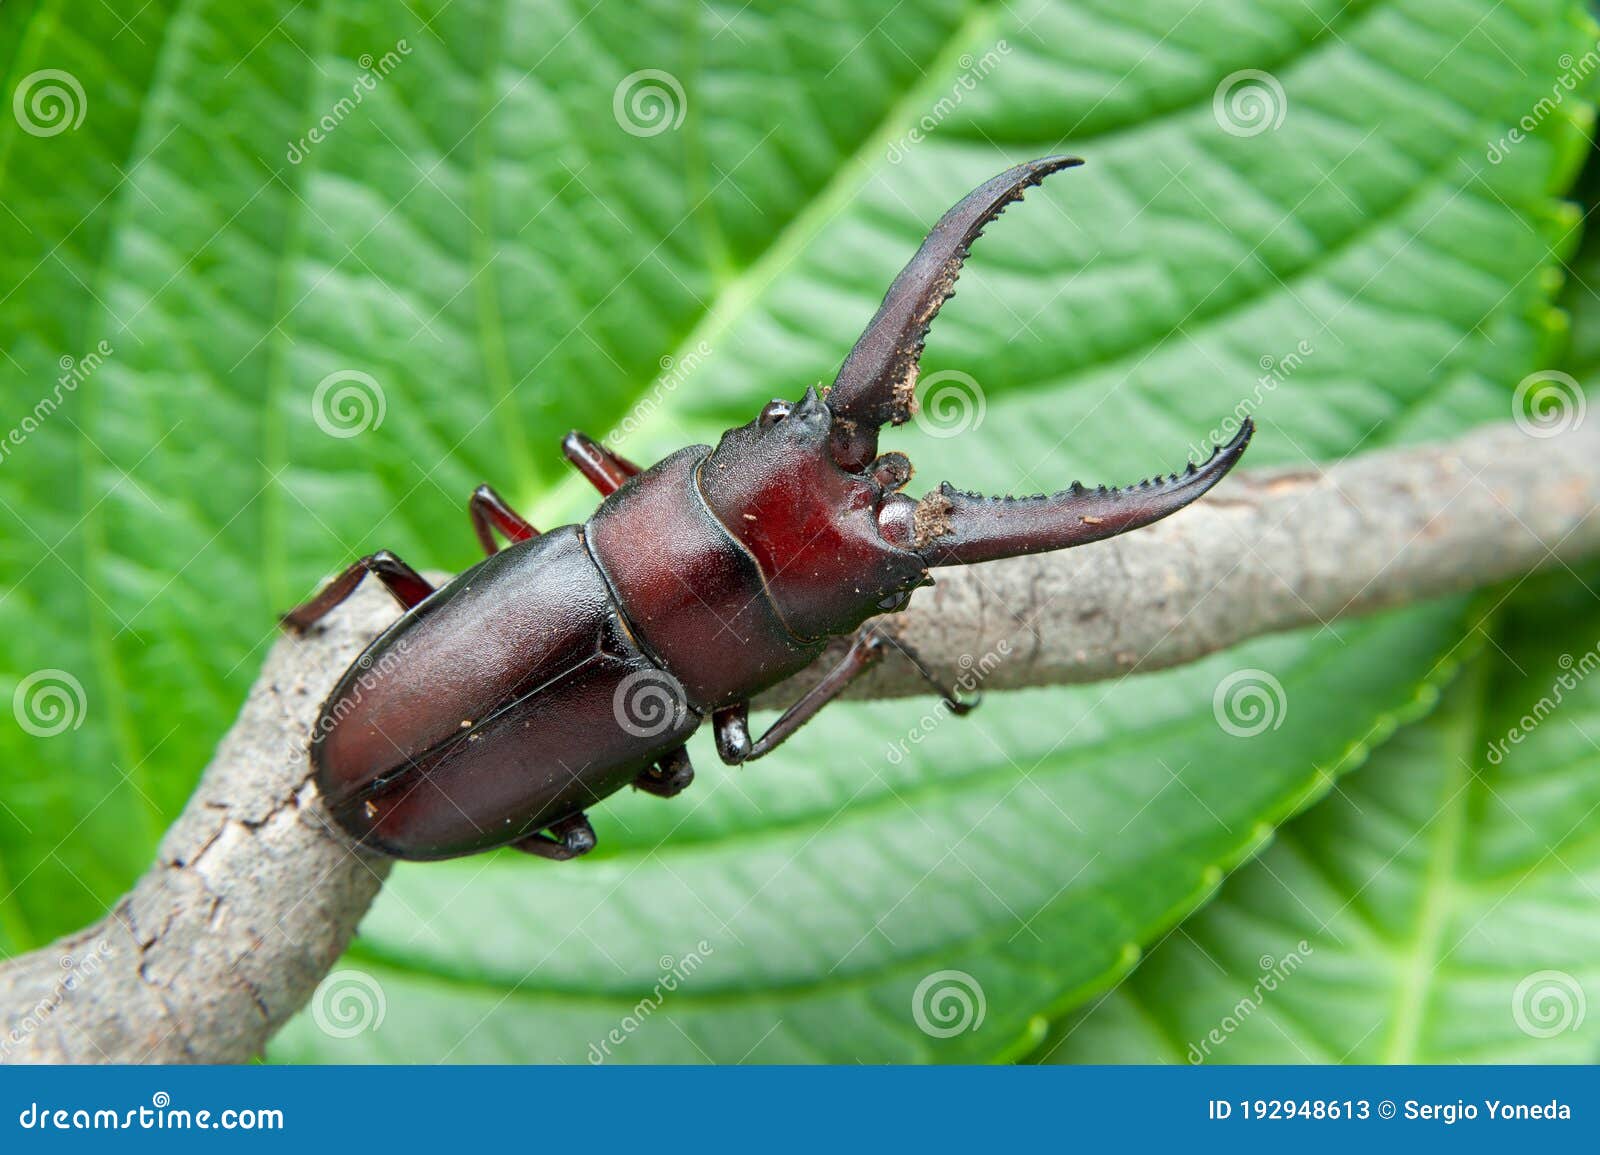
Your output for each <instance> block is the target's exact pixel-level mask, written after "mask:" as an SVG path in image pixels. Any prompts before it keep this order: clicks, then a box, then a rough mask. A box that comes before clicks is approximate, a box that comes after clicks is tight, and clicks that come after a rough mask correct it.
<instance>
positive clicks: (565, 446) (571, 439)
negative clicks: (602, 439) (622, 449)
mask: <svg viewBox="0 0 1600 1155" xmlns="http://www.w3.org/2000/svg"><path fill="white" fill-rule="evenodd" d="M561 452H562V453H565V454H566V455H567V460H568V461H570V462H572V464H573V465H575V466H577V467H578V472H579V473H581V474H583V475H584V476H585V477H586V478H588V479H589V484H591V485H593V486H594V487H595V488H596V489H598V490H599V491H600V496H601V497H610V496H611V495H612V494H613V493H615V492H616V491H617V490H619V489H621V488H622V483H623V482H625V481H627V480H628V478H630V477H632V476H634V475H635V474H636V473H638V472H639V467H638V466H637V465H635V464H634V463H633V462H631V461H629V460H628V459H627V458H626V457H619V456H617V454H615V453H612V452H611V450H609V449H607V448H606V447H605V446H604V445H601V444H600V443H599V442H598V441H595V440H594V439H593V438H591V437H586V436H584V435H583V434H582V433H579V432H578V431H577V430H576V429H574V430H573V431H572V432H571V433H569V434H567V435H566V436H565V437H563V438H562V439H561Z"/></svg>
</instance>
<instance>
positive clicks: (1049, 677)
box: [0, 425, 1600, 1062]
mask: <svg viewBox="0 0 1600 1155" xmlns="http://www.w3.org/2000/svg"><path fill="white" fill-rule="evenodd" d="M1597 507H1600V430H1580V431H1576V432H1569V433H1566V434H1563V435H1561V436H1559V437H1553V438H1548V439H1537V438H1533V437H1531V436H1529V435H1527V434H1525V433H1523V432H1521V431H1520V430H1518V429H1517V428H1515V427H1514V426H1509V425H1507V426H1503V427H1500V426H1497V427H1492V428H1488V429H1484V430H1480V431H1479V432H1476V433H1473V434H1471V435H1469V436H1467V437H1464V438H1462V439H1460V440H1458V441H1455V442H1450V443H1448V444H1445V445H1441V446H1433V447H1423V448H1416V449H1409V450H1401V451H1391V452H1383V453H1374V454H1370V455H1368V456H1365V457H1361V458H1358V459H1354V460H1351V461H1348V462H1345V463H1342V464H1340V465H1337V466H1334V467H1332V468H1330V469H1328V470H1326V471H1315V470H1291V471H1270V472H1256V473H1250V474H1246V475H1242V476H1236V477H1234V478H1231V479H1229V481H1227V482H1225V483H1224V484H1223V485H1222V486H1221V487H1220V488H1219V489H1218V490H1217V491H1215V492H1214V493H1213V494H1212V495H1210V496H1209V497H1207V498H1205V499H1204V500H1202V501H1201V502H1200V503H1199V504H1197V505H1195V506H1193V507H1192V508H1190V509H1187V510H1185V511H1183V512H1182V513H1180V514H1178V515H1177V516H1176V517H1173V518H1172V519H1170V520H1168V521H1165V522H1162V523H1160V524H1158V525H1156V526H1153V527H1151V528H1149V529H1144V530H1140V531H1139V532H1137V533H1134V534H1130V535H1128V536H1126V537H1122V538H1116V539H1113V540H1111V541H1106V542H1100V543H1097V544H1095V545H1090V546H1085V547H1083V548H1081V549H1077V550H1071V551H1068V552H1065V553H1058V554H1047V555H1041V556H1038V557H1032V558H1018V559H1013V560H1011V561H1004V562H994V563H991V564H988V565H984V566H976V567H972V568H970V569H965V570H950V571H942V572H941V573H940V575H939V584H938V585H937V586H936V587H934V588H933V589H931V590H924V591H922V592H921V593H920V594H919V595H918V596H917V598H916V599H914V601H913V603H912V606H911V608H910V609H909V610H908V611H907V612H906V613H905V614H904V615H901V616H900V617H899V618H897V619H892V622H893V626H894V629H895V632H896V633H897V634H898V636H900V637H901V638H902V639H903V640H904V641H905V642H907V643H908V644H910V645H912V646H914V647H915V649H916V650H917V651H918V652H919V653H920V654H921V655H922V657H923V659H924V660H925V661H926V662H927V664H928V665H930V666H931V667H933V668H934V669H936V670H940V671H949V672H951V673H952V674H955V673H960V672H962V671H971V670H978V671H981V672H982V673H983V684H984V686H985V688H991V689H993V688H1007V687H1018V686H1037V685H1051V684H1059V683H1068V682H1090V681H1096V680H1101V679H1106V678H1114V677H1121V676H1123V675H1125V674H1128V673H1130V672H1142V671H1148V670H1156V669H1161V668H1164V667H1167V666H1173V665H1177V664H1180V663H1183V662H1188V661H1193V660H1194V659H1196V658H1199V657H1202V656H1204V655H1205V654H1209V653H1212V652H1214V651H1216V650H1219V649H1222V648H1224V647H1227V646H1230V645H1233V644H1235V643H1237V642H1240V641H1243V640H1245V639H1247V638H1251V637H1255V636H1257V635H1260V634H1264V633H1271V632H1275V631H1280V630H1285V629H1292V628H1294V627H1296V626H1303V625H1308V624H1311V623H1314V622H1319V621H1330V620H1333V619H1336V618H1340V617H1345V616H1350V615H1354V614H1361V613H1367V612H1370V611H1373V610H1376V609H1380V608H1384V607H1387V606H1392V605H1397V604H1401V603H1405V602H1411V601H1416V600H1420V599H1426V598H1431V597H1436V596H1439V595H1442V594H1446V593H1450V592H1454V591H1458V590H1465V589H1470V588H1473V587H1475V586H1481V585H1486V584H1490V583H1493V582H1496V581H1500V580H1503V579H1505V578H1509V577H1513V576H1516V575H1520V574H1523V573H1527V572H1529V571H1532V570H1535V569H1539V568H1544V567H1546V566H1548V565H1553V564H1557V563H1558V562H1566V563H1572V562H1575V561H1577V560H1579V559H1582V558H1588V557H1592V556H1595V555H1596V554H1600V516H1596V509H1597ZM395 613H396V611H395V608H394V606H393V603H392V602H390V601H389V600H388V598H387V597H386V595H385V594H384V593H383V592H382V591H381V590H380V589H377V588H374V587H372V586H371V585H369V586H368V587H366V588H364V589H363V590H362V591H360V592H359V593H358V594H357V596H355V597H353V598H351V599H350V601H349V602H348V603H346V605H345V607H343V608H342V609H341V610H340V611H339V612H337V613H336V614H334V615H333V616H332V618H330V619H329V624H328V628H327V629H326V630H323V631H319V632H317V633H315V634H313V636H311V637H309V638H306V639H304V640H300V639H284V640H282V641H280V642H279V643H278V644H277V645H276V646H275V647H274V649H273V651H272V653H271V654H270V655H269V657H268V659H267V663H266V666H265V668H264V669H263V671H262V674H261V677H260V678H259V679H258V680H257V682H256V684H255V686H254V687H253V688H252V689H251V691H250V696H249V698H248V700H247V701H246V703H245V707H244V710H243V712H242V713H241V715H240V717H239V720H238V721H237V722H236V723H235V724H234V727H233V729H232V730H230V731H229V732H228V734H227V736H226V737H225V738H224V739H223V741H222V744H221V745H220V746H219V748H218V750H217V753H216V756H215V758H214V759H213V760H212V763H211V765H210V767H209V768H208V769H207V770H206V773H205V776H204V777H203V779H202V780H201V783H200V786H199V788H198V789H197V790H196V791H195V794H194V796H193V797H192V798H191V799H190V801H189V803H188V805H187V806H186V807H185V809H184V811H183V813H182V814H181V815H180V816H179V818H178V820H177V821H176V822H175V823H174V824H173V826H172V829H171V830H169V831H168V833H167V836H166V838H165V839H164V840H163V841H162V844H161V848H160V852H159V853H158V855H157V858H156V862H155V863H154V865H153V866H151V868H150V869H149V870H148V871H147V872H146V873H145V874H144V876H143V877H141V878H140V879H139V881H138V882H137V883H136V884H135V886H134V888H133V890H132V891H131V892H130V893H129V894H128V895H127V896H126V897H124V898H123V899H122V900H121V901H120V902H119V903H118V904H117V905H116V907H115V908H114V909H113V910H112V911H111V912H110V913H109V914H108V915H107V916H106V918H105V919H103V920H101V921H100V922H99V923H96V924H95V925H94V926H91V927H89V928H87V929H85V930H83V931H80V932H78V933H77V934H73V935H69V936H67V937H66V938H63V939H60V940H58V941H57V942H55V943H53V944H51V945H50V946H49V947H46V948H43V949H41V950H37V951H34V952H32V953H30V954H25V955H21V956H19V957H17V958H14V959H11V960H10V961H8V962H6V963H4V964H3V965H0V1061H12V1062H18V1061H24V1062H26V1061H31V1062H170V1061H201V1062H239V1061H244V1060H247V1059H249V1058H251V1057H253V1056H255V1055H257V1054H259V1053H260V1051H261V1050H262V1048H263V1047H264V1046H265V1043H266V1041H267V1039H268V1038H270V1037H271V1035H272V1033H273V1031H275V1030H276V1029H277V1028H278V1027H279V1026H280V1025H281V1024H282V1023H283V1022H284V1021H285V1020H286V1019H287V1018H288V1017H289V1016H290V1015H292V1014H293V1013H294V1012H295V1011H296V1010H297V1009H299V1007H301V1006H302V1005H303V1004H304V1003H305V1002H306V1001H307V999H308V998H309V997H310V996H311V993H312V991H313V990H314V989H315V988H316V986H317V983H318V982H319V981H320V980H321V978H322V976H323V975H324V974H325V973H326V972H327V970H328V968H329V967H331V966H332V965H333V963H334V961H335V960H336V959H337V958H338V957H339V955H340V954H341V953H342V952H343V950H344V948H345V946H346V945H347V943H348V942H349V940H350V937H351V935H352V934H353V933H354V931H355V927H356V924H357V923H358V922H359V921H360V919H361V917H362V915H363V914H364V913H365V911H366V909H367V907H368V905H369V904H370V903H371V901H372V899H373V897H374V896H375V895H376V894H377V892H378V889H379V887H380V886H381V885H382V883H383V879H384V877H385V875H386V873H387V870H388V863H387V861H386V860H384V859H382V858H379V857H377V856H373V855H370V854H367V853H365V852H363V851H359V850H355V849H352V848H351V847H350V846H349V845H347V844H346V842H345V841H344V840H343V839H342V838H341V837H340V836H339V835H338V834H337V833H336V832H335V831H333V830H331V829H330V827H329V824H328V822H327V820H326V818H325V817H324V816H323V814H322V812H321V809H320V804H319V802H318V799H317V797H316V791H315V788H314V787H313V786H312V785H311V783H310V780H309V768H308V765H307V761H306V738H307V735H308V734H309V732H310V730H311V727H312V725H313V723H314V721H315V718H316V713H317V709H318V706H319V705H320V703H321V701H322V699H323V696H324V695H325V694H326V693H327V691H328V689H329V688H330V687H331V686H332V685H333V683H334V681H335V679H336V678H337V677H338V676H339V674H340V673H341V672H342V671H343V670H344V669H345V667H346V666H348V665H349V663H350V662H351V661H353V660H354V658H355V656H356V655H357V653H358V652H359V651H360V650H361V648H362V647H363V646H365V644H366V643H367V641H368V640H370V639H371V638H372V637H373V636H374V635H375V634H376V633H377V632H378V631H379V630H380V629H382V628H383V627H384V625H386V624H387V623H388V622H389V621H391V620H392V619H393V618H394V616H395ZM827 660H828V659H827V658H826V657H825V658H824V659H823V662H824V663H825V662H826V661H827ZM821 664H823V663H819V665H821ZM969 676H970V674H969ZM809 677H814V671H808V672H807V674H806V675H802V677H801V679H799V680H798V681H799V682H800V683H802V684H803V683H804V682H805V681H806V680H807V678H809ZM796 689H797V687H796V686H794V685H789V686H785V687H781V688H780V692H778V693H775V694H769V695H767V696H766V697H764V698H763V699H762V703H761V704H763V705H775V704H781V703H786V702H787V701H790V700H792V699H793V697H794V695H795V693H796ZM926 689H927V687H926V684H925V683H924V682H923V681H922V680H921V679H920V678H919V677H918V676H917V675H916V673H915V671H914V670H913V669H912V668H911V666H910V665H909V663H907V662H905V661H903V660H902V661H889V662H885V663H884V664H883V665H882V666H881V667H880V668H879V669H877V670H876V671H874V672H873V674H872V675H871V676H870V677H869V678H867V679H865V680H863V682H862V683H861V684H860V686H859V687H857V689H856V690H855V693H856V694H857V695H859V696H863V697H896V696H903V695H908V694H917V693H923V692H926ZM536 869H550V870H559V869H576V868H573V867H565V868H563V867H553V868H547V867H537V866H530V870H536Z"/></svg>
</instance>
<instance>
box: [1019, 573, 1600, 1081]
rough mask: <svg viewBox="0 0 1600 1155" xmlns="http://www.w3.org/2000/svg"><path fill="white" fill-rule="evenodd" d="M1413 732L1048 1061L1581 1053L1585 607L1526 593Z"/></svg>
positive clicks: (1595, 714)
mask: <svg viewBox="0 0 1600 1155" xmlns="http://www.w3.org/2000/svg"><path fill="white" fill-rule="evenodd" d="M1494 634H1495V645H1494V647H1492V648H1486V649H1485V651H1484V653H1483V655H1482V656H1481V657H1480V658H1479V659H1478V660H1477V661H1475V662H1474V663H1473V664H1472V665H1471V667H1469V670H1468V672H1467V674H1466V676H1464V677H1463V678H1462V679H1461V680H1460V681H1459V683H1458V684H1457V685H1456V686H1455V687H1453V688H1452V690H1451V691H1450V693H1449V694H1448V696H1447V697H1446V700H1445V703H1444V704H1443V705H1442V706H1441V707H1440V708H1439V710H1438V711H1437V712H1436V713H1435V714H1434V715H1433V716H1432V717H1431V718H1430V719H1429V720H1428V721H1426V722H1422V723H1418V724H1417V725H1415V726H1412V727H1410V728H1408V729H1406V730H1403V731H1401V733H1400V734H1398V735H1397V736H1396V737H1395V738H1394V740H1393V741H1391V742H1390V743H1389V744H1388V745H1386V746H1385V747H1384V748H1383V749H1382V750H1380V751H1379V752H1378V753H1377V754H1376V755H1375V756H1374V757H1373V758H1372V760H1371V761H1370V762H1369V763H1368V764H1367V765H1366V766H1365V767H1363V768H1362V769H1361V770H1360V771H1358V772H1357V773H1355V774H1354V775H1352V776H1351V777H1350V778H1348V779H1346V780H1345V781H1344V782H1342V783H1341V784H1340V786H1339V788H1338V790H1337V792H1336V794H1335V795H1333V796H1331V797H1329V798H1328V799H1327V800H1326V801H1325V802H1323V803H1321V804H1320V805H1318V806H1317V808H1316V809H1315V810H1312V811H1311V812H1310V813H1308V814H1306V815H1304V816H1303V817H1301V818H1299V819H1296V820H1295V821H1294V822H1293V823H1291V824H1289V825H1288V826H1286V827H1284V828H1283V829H1281V830H1280V831H1279V832H1278V836H1277V839H1276V841H1275V843H1274V845H1273V846H1272V848H1271V849H1270V850H1268V851H1267V852H1266V853H1265V854H1263V855H1262V857H1261V861H1260V862H1259V863H1256V864H1253V865H1251V866H1248V867H1246V868H1244V869H1243V870H1241V871H1239V872H1238V873H1237V874H1235V875H1234V876H1233V877H1232V878H1230V879H1229V880H1228V881H1227V883H1226V884H1225V885H1224V886H1223V888H1222V892H1221V894H1220V895H1219V896H1218V897H1217V899H1216V900H1215V901H1214V902H1212V903H1211V904H1210V905H1209V906H1207V907H1206V909H1205V910H1204V911H1202V912H1201V913H1199V914H1198V915H1196V916H1195V917H1193V918H1191V919H1189V920H1188V921H1187V922H1185V923H1184V924H1183V925H1182V926H1181V927H1180V928H1178V929H1177V930H1176V931H1174V932H1173V934H1172V935H1170V936H1169V937H1168V938H1166V939H1165V940H1164V941H1163V942H1162V944H1161V946H1160V947H1159V948H1158V949H1157V950H1155V951H1153V952H1152V953H1151V955H1150V957H1149V958H1148V959H1147V960H1146V961H1145V962H1144V963H1143V964H1142V965H1141V966H1140V967H1139V969H1138V970H1137V971H1135V972H1134V973H1133V974H1132V975H1131V976H1130V977H1129V978H1128V980H1127V981H1126V982H1124V983H1122V984H1121V985H1120V986H1119V987H1117V988H1116V990H1115V991H1114V992H1113V993H1111V994H1109V995H1107V996H1106V997H1105V998H1104V999H1103V1000H1101V1001H1100V1002H1097V1003H1096V1004H1094V1006H1093V1007H1092V1008H1091V1009H1088V1010H1085V1011H1083V1012H1080V1013H1079V1014H1077V1015H1076V1016H1073V1017H1072V1018H1070V1019H1068V1020H1067V1022H1066V1023H1065V1024H1064V1025H1063V1027H1062V1028H1061V1030H1060V1031H1059V1032H1058V1033H1057V1034H1056V1036H1055V1037H1054V1038H1053V1039H1052V1040H1051V1041H1050V1042H1049V1043H1048V1044H1047V1045H1046V1047H1045V1048H1044V1051H1043V1054H1044V1055H1046V1056H1047V1057H1048V1059H1049V1061H1051V1062H1180V1063H1181V1062H1200V1061H1213V1062H1227V1063H1300V1062H1356V1063H1374V1062H1406V1063H1461V1062H1466V1063H1521V1062H1535V1063H1552V1062H1593V1061H1594V1060H1595V1058H1596V1056H1597V1054H1600V1016H1597V1015H1595V1014H1594V1013H1593V1011H1594V1007H1592V1006H1590V1003H1591V1002H1592V1001H1593V1000H1595V999H1597V998H1600V921H1597V920H1596V918H1595V911H1596V908H1597V903H1600V839H1597V838H1596V832H1597V830H1600V820H1597V815H1600V743H1597V742H1596V735H1600V676H1595V675H1596V673H1597V671H1600V602H1597V598H1596V595H1595V593H1594V578H1593V575H1590V577H1589V579H1588V581H1587V582H1584V581H1580V580H1578V579H1576V578H1574V577H1571V576H1569V575H1567V574H1562V575H1561V576H1560V577H1559V578H1558V579H1545V580H1542V581H1539V582H1536V583H1533V584H1532V585H1531V586H1530V587H1529V588H1528V589H1527V590H1526V591H1524V592H1523V594H1521V595H1520V596H1519V598H1518V599H1517V601H1516V603H1515V605H1514V607H1513V608H1512V609H1511V610H1510V611H1509V612H1508V613H1506V615H1505V617H1504V619H1503V621H1502V622H1501V623H1500V624H1499V625H1498V626H1497V627H1496V629H1495V631H1494Z"/></svg>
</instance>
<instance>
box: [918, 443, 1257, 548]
mask: <svg viewBox="0 0 1600 1155" xmlns="http://www.w3.org/2000/svg"><path fill="white" fill-rule="evenodd" d="M1254 430H1255V426H1254V425H1253V424H1252V423H1251V422H1250V421H1249V420H1248V419H1247V420H1245V421H1244V423H1243V424H1242V426H1241V427H1240V429H1239V432H1238V435H1237V436H1235V437H1234V438H1233V440H1231V441H1229V442H1228V443H1227V444H1226V445H1222V446H1218V447H1217V448H1216V449H1215V450H1213V451H1212V454H1211V456H1210V458H1209V459H1207V460H1206V462H1205V463H1204V464H1202V465H1195V464H1194V463H1193V462H1190V464H1189V466H1188V468H1186V469H1184V470H1182V471H1180V472H1177V473H1171V474H1168V475H1167V476H1165V477H1159V476H1158V477H1153V478H1146V479H1145V480H1143V481H1140V482H1138V483H1137V484H1135V485H1129V486H1125V487H1124V488H1122V489H1107V488H1106V487H1105V486H1103V485H1102V486H1098V487H1096V488H1095V489H1089V488H1087V487H1086V486H1084V485H1082V484H1080V483H1078V482H1076V481H1075V482H1073V483H1072V484H1071V485H1070V486H1068V487H1067V488H1066V489H1063V490H1062V491H1061V492H1059V493H1054V494H1049V495H1046V494H1038V495H1036V496H1033V497H985V496H983V495H982V494H977V493H963V492H962V491H960V490H958V489H956V488H954V487H953V486H951V485H950V484H949V483H948V482H946V483H945V484H943V485H941V486H940V487H939V488H938V489H936V490H934V491H933V492H932V493H929V494H928V495H927V496H925V497H923V498H922V500H921V501H919V502H917V503H916V505H915V508H914V509H913V510H912V512H911V527H910V528H911V534H910V537H911V542H910V548H911V549H913V550H915V551H916V552H917V553H920V554H921V555H922V556H923V557H924V558H925V559H927V562H928V564H929V565H935V566H938V565H968V564H971V563H973V562H980V561H993V560H995V559H996V558H1002V557H1015V556H1017V555H1019V554H1027V553H1043V552H1045V551H1047V550H1056V549H1067V548H1069V547H1071V546H1075V545H1085V544H1087V543H1089V542H1091V541H1099V540H1101V539H1102V538H1107V537H1115V536H1116V535H1117V534H1120V533H1127V532H1128V531H1129V530H1131V529H1139V528H1140V527H1141V526H1146V525H1149V524H1150V523H1151V522H1154V521H1159V520H1161V519H1162V518H1164V517H1167V516H1168V515H1170V514H1173V513H1176V512H1177V511H1178V510H1180V509H1182V508H1183V507H1184V506H1186V505H1188V504H1189V503H1190V502H1192V501H1194V500H1195V499H1196V498H1198V497H1200V496H1201V495H1202V494H1204V493H1205V492H1206V491H1207V490H1209V489H1210V488H1211V487H1212V486H1214V485H1216V484H1217V482H1219V481H1221V480H1222V479H1223V478H1224V477H1225V476H1227V474H1228V471H1229V470H1230V469H1232V468H1233V467H1234V465H1235V463H1237V462H1238V460H1239V457H1240V455H1242V454H1243V453H1244V449H1245V446H1246V445H1248V444H1249V443H1250V435H1251V434H1252V433H1253V432H1254ZM908 504H909V503H908ZM902 524H903V523H902Z"/></svg>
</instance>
